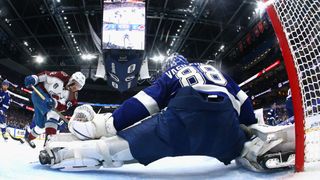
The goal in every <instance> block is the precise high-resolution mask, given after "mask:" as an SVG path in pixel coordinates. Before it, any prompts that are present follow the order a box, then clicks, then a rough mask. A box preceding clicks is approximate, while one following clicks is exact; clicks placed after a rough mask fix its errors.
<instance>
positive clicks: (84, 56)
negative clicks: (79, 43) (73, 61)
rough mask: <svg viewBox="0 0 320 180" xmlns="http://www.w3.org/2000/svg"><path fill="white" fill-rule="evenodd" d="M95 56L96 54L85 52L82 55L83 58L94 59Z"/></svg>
mask: <svg viewBox="0 0 320 180" xmlns="http://www.w3.org/2000/svg"><path fill="white" fill-rule="evenodd" d="M95 58H97V57H96V56H95V55H93V54H83V55H81V59H82V60H89V61H90V60H92V59H95Z"/></svg>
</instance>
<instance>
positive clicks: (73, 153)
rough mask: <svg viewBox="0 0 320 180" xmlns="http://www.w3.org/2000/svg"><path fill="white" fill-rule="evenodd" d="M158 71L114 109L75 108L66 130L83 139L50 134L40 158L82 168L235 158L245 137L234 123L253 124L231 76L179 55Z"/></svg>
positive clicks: (245, 98)
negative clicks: (196, 157) (193, 158)
mask: <svg viewBox="0 0 320 180" xmlns="http://www.w3.org/2000/svg"><path fill="white" fill-rule="evenodd" d="M164 69H165V70H166V71H165V72H164V73H163V75H162V77H160V78H159V79H158V80H157V81H156V82H155V83H154V84H153V85H152V86H150V87H148V88H146V89H144V90H143V91H141V92H139V93H138V94H137V95H135V96H134V97H132V98H130V99H128V100H127V101H125V102H124V103H123V104H122V105H121V107H120V108H119V109H117V110H116V111H115V112H114V113H112V114H110V113H107V114H95V112H94V111H93V110H92V108H91V107H90V106H87V105H85V106H80V107H78V108H77V109H76V110H75V112H74V115H73V116H72V118H71V120H70V123H69V130H70V131H71V132H72V134H74V135H75V137H77V139H81V140H87V141H79V140H75V137H72V136H70V135H56V136H53V138H52V139H50V140H49V141H48V143H47V145H46V149H45V150H43V151H41V153H40V156H39V158H40V162H41V163H42V164H50V165H51V167H52V168H58V169H63V170H87V169H92V168H99V167H100V166H104V167H114V166H120V165H121V164H122V163H127V162H128V161H131V160H137V161H138V162H139V163H142V164H144V165H147V164H149V163H151V162H153V161H156V160H158V159H160V158H163V157H167V156H181V155H206V156H212V157H215V158H217V159H218V160H220V161H221V162H223V163H224V164H226V165H227V164H229V163H230V161H231V160H233V159H235V158H236V157H238V156H240V153H241V150H242V149H243V146H244V143H245V142H246V141H247V140H248V138H247V137H246V135H245V133H244V131H243V130H242V129H241V128H240V123H241V124H245V125H251V124H254V123H256V119H255V117H254V114H253V108H252V105H251V102H250V99H249V98H248V96H247V95H246V94H245V93H244V92H243V91H242V90H240V88H239V86H238V85H237V84H236V83H234V82H233V80H232V79H231V78H230V77H229V76H227V75H225V74H222V73H221V72H219V71H218V70H217V69H215V68H214V67H212V66H210V65H205V64H201V63H191V64H189V63H188V62H187V60H186V59H185V58H184V57H183V56H181V55H177V54H174V55H172V56H171V57H169V58H168V59H167V61H166V63H165V64H164ZM165 107H166V108H165ZM160 110H162V111H161V112H159V111H160ZM150 115H151V116H150ZM148 116H149V117H148ZM146 117H147V118H146ZM144 118H146V119H145V120H144V121H142V122H141V123H139V124H136V125H134V126H132V125H133V124H134V123H137V122H139V121H141V120H142V119H144ZM129 126H132V127H129ZM99 138H100V139H99ZM91 139H97V140H91Z"/></svg>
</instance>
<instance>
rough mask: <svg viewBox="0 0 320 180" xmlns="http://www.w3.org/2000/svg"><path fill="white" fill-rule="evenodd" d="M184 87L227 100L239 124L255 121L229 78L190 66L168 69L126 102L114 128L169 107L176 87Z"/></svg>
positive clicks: (198, 65)
mask: <svg viewBox="0 0 320 180" xmlns="http://www.w3.org/2000/svg"><path fill="white" fill-rule="evenodd" d="M186 86H192V87H193V88H194V89H195V90H197V91H198V92H202V93H204V94H207V95H208V98H218V97H219V96H222V97H226V98H228V99H229V100H230V101H231V103H232V106H233V108H234V110H235V111H236V113H237V115H238V116H239V121H240V124H245V125H251V124H254V123H256V122H257V121H256V119H255V115H254V113H253V107H252V104H251V101H250V99H249V98H248V96H247V95H246V93H245V92H243V91H242V90H241V89H240V88H239V86H238V85H237V84H236V83H235V82H234V81H233V80H232V79H231V78H230V77H229V76H228V75H226V74H223V73H221V72H220V71H218V70H217V69H216V68H214V67H213V66H211V65H206V64H202V63H190V64H182V65H177V66H174V67H172V68H170V69H168V70H167V71H165V72H164V73H163V74H162V76H161V77H160V78H159V79H158V80H156V81H155V82H154V83H153V84H152V85H151V86H149V87H148V88H145V89H144V90H142V91H140V92H139V93H138V94H136V95H135V96H134V97H132V98H130V99H128V100H126V101H125V102H124V103H123V104H122V105H121V106H120V108H118V109H117V110H116V111H114V112H113V118H114V126H115V128H116V129H117V130H118V131H120V130H122V129H124V128H126V127H128V126H130V125H132V124H134V123H136V122H138V121H140V120H142V119H144V118H145V117H148V116H150V115H152V114H154V113H157V112H159V111H160V110H161V109H163V108H165V107H166V106H167V105H168V102H169V100H170V99H172V98H173V97H174V96H175V94H176V92H177V90H178V89H179V88H181V87H186Z"/></svg>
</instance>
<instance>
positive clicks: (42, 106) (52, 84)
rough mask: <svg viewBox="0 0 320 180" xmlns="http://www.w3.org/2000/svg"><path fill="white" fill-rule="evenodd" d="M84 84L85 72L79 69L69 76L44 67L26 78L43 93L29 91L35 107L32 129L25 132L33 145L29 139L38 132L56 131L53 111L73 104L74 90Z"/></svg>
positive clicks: (56, 126)
mask: <svg viewBox="0 0 320 180" xmlns="http://www.w3.org/2000/svg"><path fill="white" fill-rule="evenodd" d="M84 84H85V76H84V75H83V74H82V73H81V72H76V73H74V74H72V76H71V77H70V76H69V75H68V74H67V73H65V72H63V71H52V72H50V71H44V72H41V73H39V74H37V75H30V76H27V77H26V78H25V86H26V87H30V86H31V85H33V86H35V88H37V90H38V91H39V92H40V93H41V94H42V95H43V96H44V97H45V100H43V99H41V98H40V96H39V95H38V94H37V93H35V92H32V96H31V98H32V102H33V104H34V110H35V111H34V116H33V119H32V123H31V130H30V132H29V131H28V130H27V131H26V133H25V140H26V141H27V142H28V144H29V145H30V146H31V147H32V148H34V147H35V145H34V143H33V142H32V140H33V139H35V138H36V137H37V136H39V135H40V134H42V133H46V135H52V134H56V131H57V128H58V123H59V119H60V116H59V114H58V113H57V112H56V111H58V112H63V111H66V110H67V109H69V108H70V107H71V106H74V105H76V104H77V93H78V91H79V90H81V89H82V87H83V86H84ZM53 109H55V110H53Z"/></svg>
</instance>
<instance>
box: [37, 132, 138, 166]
mask: <svg viewBox="0 0 320 180" xmlns="http://www.w3.org/2000/svg"><path fill="white" fill-rule="evenodd" d="M57 136H58V137H57ZM54 138H55V140H52V139H51V140H49V141H48V143H47V146H46V148H45V150H44V151H41V152H40V155H39V160H40V162H41V164H49V165H50V166H51V168H54V169H60V170H63V171H85V170H92V169H97V168H99V167H100V166H104V167H119V166H122V164H123V162H124V161H129V160H132V159H133V157H132V155H131V153H130V149H129V144H128V142H127V141H125V140H124V139H122V138H120V137H117V136H115V137H110V138H106V137H103V138H101V139H100V140H88V141H80V140H76V141H72V139H73V138H74V137H72V136H69V134H68V135H67V134H65V135H64V136H61V137H59V135H56V137H54ZM59 138H60V139H59ZM70 140H71V141H70Z"/></svg>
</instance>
